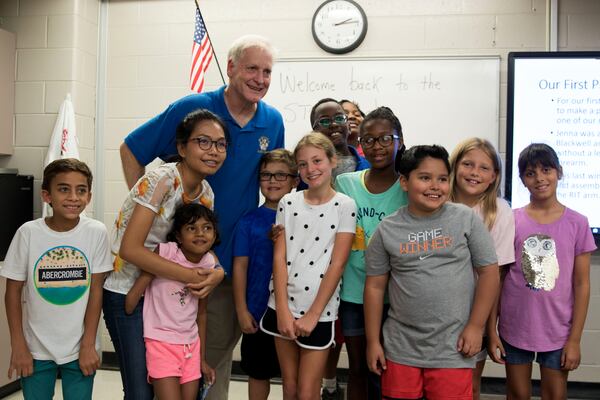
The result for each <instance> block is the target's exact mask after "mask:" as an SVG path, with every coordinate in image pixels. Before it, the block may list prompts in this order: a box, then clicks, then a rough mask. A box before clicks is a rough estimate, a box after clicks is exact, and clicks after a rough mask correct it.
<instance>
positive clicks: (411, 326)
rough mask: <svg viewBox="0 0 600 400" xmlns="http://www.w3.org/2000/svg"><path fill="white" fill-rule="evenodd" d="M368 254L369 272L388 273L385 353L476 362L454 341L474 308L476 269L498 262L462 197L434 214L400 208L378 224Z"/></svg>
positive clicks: (426, 363)
mask: <svg viewBox="0 0 600 400" xmlns="http://www.w3.org/2000/svg"><path fill="white" fill-rule="evenodd" d="M365 258H366V262H367V275H369V276H373V275H383V274H386V273H388V272H389V273H390V280H389V283H388V293H389V297H390V311H389V314H388V318H387V320H386V321H385V324H384V326H383V337H384V348H385V355H386V358H388V359H390V360H391V361H393V362H395V363H399V364H404V365H409V366H414V367H419V368H472V367H474V366H475V359H474V358H466V357H463V356H462V355H461V354H460V353H459V352H458V351H457V350H456V344H457V341H458V336H459V335H460V333H461V332H462V330H463V329H464V327H465V325H466V324H467V322H468V320H469V316H470V313H471V305H472V302H473V296H474V293H475V279H474V275H473V268H477V267H482V266H487V265H490V264H494V263H496V252H495V250H494V244H493V242H492V238H491V237H490V234H489V233H488V231H487V229H486V228H485V226H484V225H483V223H482V222H481V218H479V217H478V216H477V215H476V214H475V213H474V212H473V211H472V210H471V209H470V208H468V207H466V206H464V205H462V204H453V203H447V204H444V205H443V206H442V207H441V208H440V210H438V211H437V212H435V213H434V214H433V215H431V216H428V217H416V216H414V215H412V214H410V213H409V211H408V208H407V207H402V208H400V209H399V210H398V211H397V212H395V213H394V214H391V215H390V216H388V217H386V218H385V219H384V220H383V221H382V222H381V223H380V224H379V226H378V227H377V230H376V231H375V233H374V234H373V236H372V238H371V240H370V242H369V246H368V248H367V252H366V257H365ZM482 333H483V332H482Z"/></svg>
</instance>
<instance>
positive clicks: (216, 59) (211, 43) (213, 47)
mask: <svg viewBox="0 0 600 400" xmlns="http://www.w3.org/2000/svg"><path fill="white" fill-rule="evenodd" d="M194 3H196V10H198V14H200V19H201V20H202V21H203V22H204V27H205V28H206V36H207V37H208V41H209V42H210V45H211V46H212V49H213V53H214V56H215V61H216V62H217V68H219V74H221V80H222V81H223V85H224V84H225V78H223V71H221V65H220V64H219V57H217V52H216V51H215V45H214V44H213V41H212V39H211V38H210V34H209V33H208V26H207V25H206V21H204V17H202V12H201V11H200V6H198V0H194Z"/></svg>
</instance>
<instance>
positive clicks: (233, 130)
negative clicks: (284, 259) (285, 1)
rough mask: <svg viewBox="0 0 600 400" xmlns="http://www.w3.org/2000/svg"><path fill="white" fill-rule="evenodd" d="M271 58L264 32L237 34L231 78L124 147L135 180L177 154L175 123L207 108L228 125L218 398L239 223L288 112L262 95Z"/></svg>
mask: <svg viewBox="0 0 600 400" xmlns="http://www.w3.org/2000/svg"><path fill="white" fill-rule="evenodd" d="M272 66H273V48H272V47H271V45H270V43H269V42H268V41H267V40H266V39H265V38H262V37H259V36H254V35H248V36H243V37H241V38H239V39H237V40H236V41H235V42H234V43H233V44H232V46H231V48H230V50H229V53H228V55H227V76H228V78H229V84H228V85H227V86H223V87H221V88H220V89H218V90H216V91H214V92H207V93H202V94H192V95H189V96H187V97H184V98H182V99H179V100H177V101H175V102H174V103H172V104H171V105H170V106H169V107H168V108H167V109H166V110H165V111H163V112H162V113H161V114H159V115H157V116H156V117H154V118H152V119H151V120H149V121H148V122H146V123H145V124H144V125H142V126H140V127H139V128H137V129H136V130H134V131H133V132H132V133H130V134H129V135H128V136H127V137H126V138H125V142H124V143H123V144H122V145H121V149H120V151H121V161H122V164H123V171H124V173H125V179H126V181H127V185H128V186H129V187H130V188H131V187H132V186H133V185H134V184H135V182H136V181H137V179H139V178H140V177H141V176H142V174H143V173H144V166H145V165H147V164H148V163H150V162H151V161H152V160H154V159H155V158H156V157H160V158H162V159H165V158H167V157H168V156H170V155H173V154H176V148H175V128H176V126H177V124H178V123H179V122H180V121H181V120H182V119H183V117H184V116H185V115H186V114H188V113H189V112H190V111H193V110H196V109H199V108H206V109H208V110H210V111H212V112H214V113H215V114H217V115H218V116H219V117H221V118H222V119H223V121H224V122H225V124H226V125H227V127H228V129H229V134H230V137H231V139H230V143H229V144H228V147H227V158H226V159H225V162H224V164H223V166H222V167H221V169H219V171H218V172H217V173H216V174H215V175H213V176H211V177H208V178H207V180H208V182H209V183H210V185H211V186H212V189H213V191H214V193H215V211H216V212H217V216H218V218H219V233H220V237H221V244H220V245H219V246H218V247H217V248H216V253H217V256H218V257H219V260H220V262H221V264H222V265H223V268H224V269H225V272H226V274H227V275H228V278H226V279H225V280H224V281H223V282H222V283H221V284H220V285H219V286H218V287H217V288H216V289H215V290H214V291H213V292H212V294H211V295H210V298H209V302H208V328H207V344H206V351H207V361H208V363H209V364H210V365H211V366H212V367H213V368H215V369H216V371H217V381H216V383H215V385H214V386H213V388H212V389H211V390H210V392H209V397H208V398H209V399H211V400H221V399H227V392H228V389H229V378H230V374H231V357H232V352H233V348H234V347H235V345H236V343H237V341H238V340H239V337H240V329H239V325H238V322H237V317H236V314H235V306H234V303H233V292H232V286H231V279H230V277H231V271H232V262H233V256H232V254H233V253H232V252H233V244H232V239H233V232H234V228H235V225H236V223H237V221H238V220H239V219H240V218H241V217H242V216H243V215H244V214H246V213H247V212H249V211H251V210H253V209H255V208H256V207H258V184H257V181H256V177H257V176H258V169H259V163H260V158H261V156H262V154H263V153H265V152H267V151H270V150H273V149H276V148H280V147H284V127H283V119H282V117H281V114H280V113H279V112H278V111H277V110H275V109H274V108H273V107H271V106H269V105H267V104H266V103H264V102H263V101H262V100H261V99H262V98H263V97H264V96H265V94H266V93H267V90H268V89H269V84H270V81H271V68H272ZM203 345H204V344H203Z"/></svg>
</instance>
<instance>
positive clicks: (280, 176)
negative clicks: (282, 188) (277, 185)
mask: <svg viewBox="0 0 600 400" xmlns="http://www.w3.org/2000/svg"><path fill="white" fill-rule="evenodd" d="M288 176H290V177H292V178H295V177H296V176H297V175H294V174H286V173H285V172H275V173H274V174H272V173H270V172H260V173H259V174H258V178H259V179H260V180H261V181H264V182H268V181H270V180H271V178H275V180H276V181H280V182H283V181H285V180H286V179H287V178H288Z"/></svg>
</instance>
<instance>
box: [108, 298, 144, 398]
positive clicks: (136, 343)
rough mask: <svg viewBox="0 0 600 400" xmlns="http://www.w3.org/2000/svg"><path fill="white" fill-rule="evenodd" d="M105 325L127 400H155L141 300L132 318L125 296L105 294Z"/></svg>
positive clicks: (142, 299)
mask: <svg viewBox="0 0 600 400" xmlns="http://www.w3.org/2000/svg"><path fill="white" fill-rule="evenodd" d="M102 303H103V304H102V310H103V311H104V322H105V323H106V328H107V329H108V333H109V334H110V339H111V340H112V343H113V346H114V347H115V351H116V352H117V357H118V360H119V366H120V372H121V381H122V382H123V392H124V399H125V400H152V399H153V398H154V392H153V390H152V385H150V384H149V383H148V376H147V375H148V371H147V369H146V346H145V345H144V325H143V323H142V310H143V308H144V298H143V297H142V298H141V299H140V302H139V303H138V305H137V307H136V308H135V310H134V311H133V313H132V314H131V315H127V314H125V295H123V294H120V293H115V292H111V291H109V290H106V289H105V290H104V296H103V299H102Z"/></svg>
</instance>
